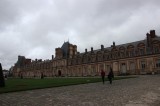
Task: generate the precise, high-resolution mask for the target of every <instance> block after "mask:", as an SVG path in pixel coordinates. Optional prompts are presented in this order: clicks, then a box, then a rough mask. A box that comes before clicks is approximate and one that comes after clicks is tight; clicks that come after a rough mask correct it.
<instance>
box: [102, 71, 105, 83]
mask: <svg viewBox="0 0 160 106" xmlns="http://www.w3.org/2000/svg"><path fill="white" fill-rule="evenodd" d="M101 77H102V81H103V84H104V78H105V72H104V71H103V70H101Z"/></svg>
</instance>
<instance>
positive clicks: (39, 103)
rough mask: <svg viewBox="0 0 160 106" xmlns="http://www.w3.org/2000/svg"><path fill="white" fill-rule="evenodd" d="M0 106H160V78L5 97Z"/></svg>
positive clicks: (32, 92)
mask: <svg viewBox="0 0 160 106" xmlns="http://www.w3.org/2000/svg"><path fill="white" fill-rule="evenodd" d="M0 106H160V75H143V76H138V78H131V79H123V80H116V81H113V84H112V85H110V84H109V82H108V81H107V82H105V84H104V85H103V84H102V82H98V83H90V84H82V85H73V86H64V87H57V88H47V89H38V90H30V91H22V92H14V93H4V94H0Z"/></svg>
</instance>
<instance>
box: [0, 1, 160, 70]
mask: <svg viewBox="0 0 160 106" xmlns="http://www.w3.org/2000/svg"><path fill="white" fill-rule="evenodd" d="M159 5H160V0H0V62H1V63H2V66H3V69H9V68H10V67H11V65H14V63H15V62H16V61H17V58H18V55H23V56H25V57H26V58H31V59H35V58H38V59H40V58H42V59H43V60H44V59H51V55H52V54H53V55H55V48H57V47H61V46H62V44H63V43H64V41H68V39H69V42H70V43H72V44H76V45H77V46H78V51H79V52H84V51H85V48H87V49H88V51H89V50H90V48H91V47H93V49H100V45H101V44H103V45H104V47H108V46H110V45H111V44H112V42H113V41H115V42H116V44H117V45H118V44H123V43H127V42H133V41H137V40H143V39H145V36H146V33H147V32H149V30H151V29H155V30H156V34H157V35H160V6H159Z"/></svg>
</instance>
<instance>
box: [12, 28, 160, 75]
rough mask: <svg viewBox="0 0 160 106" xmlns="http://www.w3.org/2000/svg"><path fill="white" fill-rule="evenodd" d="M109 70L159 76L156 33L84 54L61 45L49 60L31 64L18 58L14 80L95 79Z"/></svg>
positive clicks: (74, 47) (158, 52)
mask: <svg viewBox="0 0 160 106" xmlns="http://www.w3.org/2000/svg"><path fill="white" fill-rule="evenodd" d="M110 67H112V68H113V71H114V73H115V74H116V75H121V74H131V75H137V74H138V75H139V74H153V73H160V37H159V36H157V35H156V33H155V30H151V31H150V33H147V34H146V38H145V39H144V40H140V41H136V42H131V43H126V44H121V45H116V44H115V42H113V44H112V45H111V46H110V47H106V48H105V47H104V46H103V45H101V48H100V49H98V50H93V47H91V50H90V51H88V50H87V49H85V52H84V53H79V52H77V46H76V45H73V44H70V43H69V42H64V44H63V45H62V47H61V48H56V49H55V57H54V56H53V55H52V60H45V61H42V60H41V59H40V60H37V59H36V60H34V61H33V60H31V59H26V58H25V57H24V56H18V61H17V63H16V64H15V66H14V67H13V75H14V76H15V77H17V76H20V75H23V76H24V77H40V76H41V74H42V73H43V75H44V76H48V77H54V76H59V73H61V74H60V75H61V76H98V75H100V71H101V69H103V70H105V72H106V73H108V72H109V69H110Z"/></svg>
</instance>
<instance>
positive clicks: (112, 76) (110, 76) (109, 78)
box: [108, 68, 114, 84]
mask: <svg viewBox="0 0 160 106" xmlns="http://www.w3.org/2000/svg"><path fill="white" fill-rule="evenodd" d="M113 78H114V74H113V70H112V68H110V72H109V74H108V80H109V82H110V84H112V79H113Z"/></svg>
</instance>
